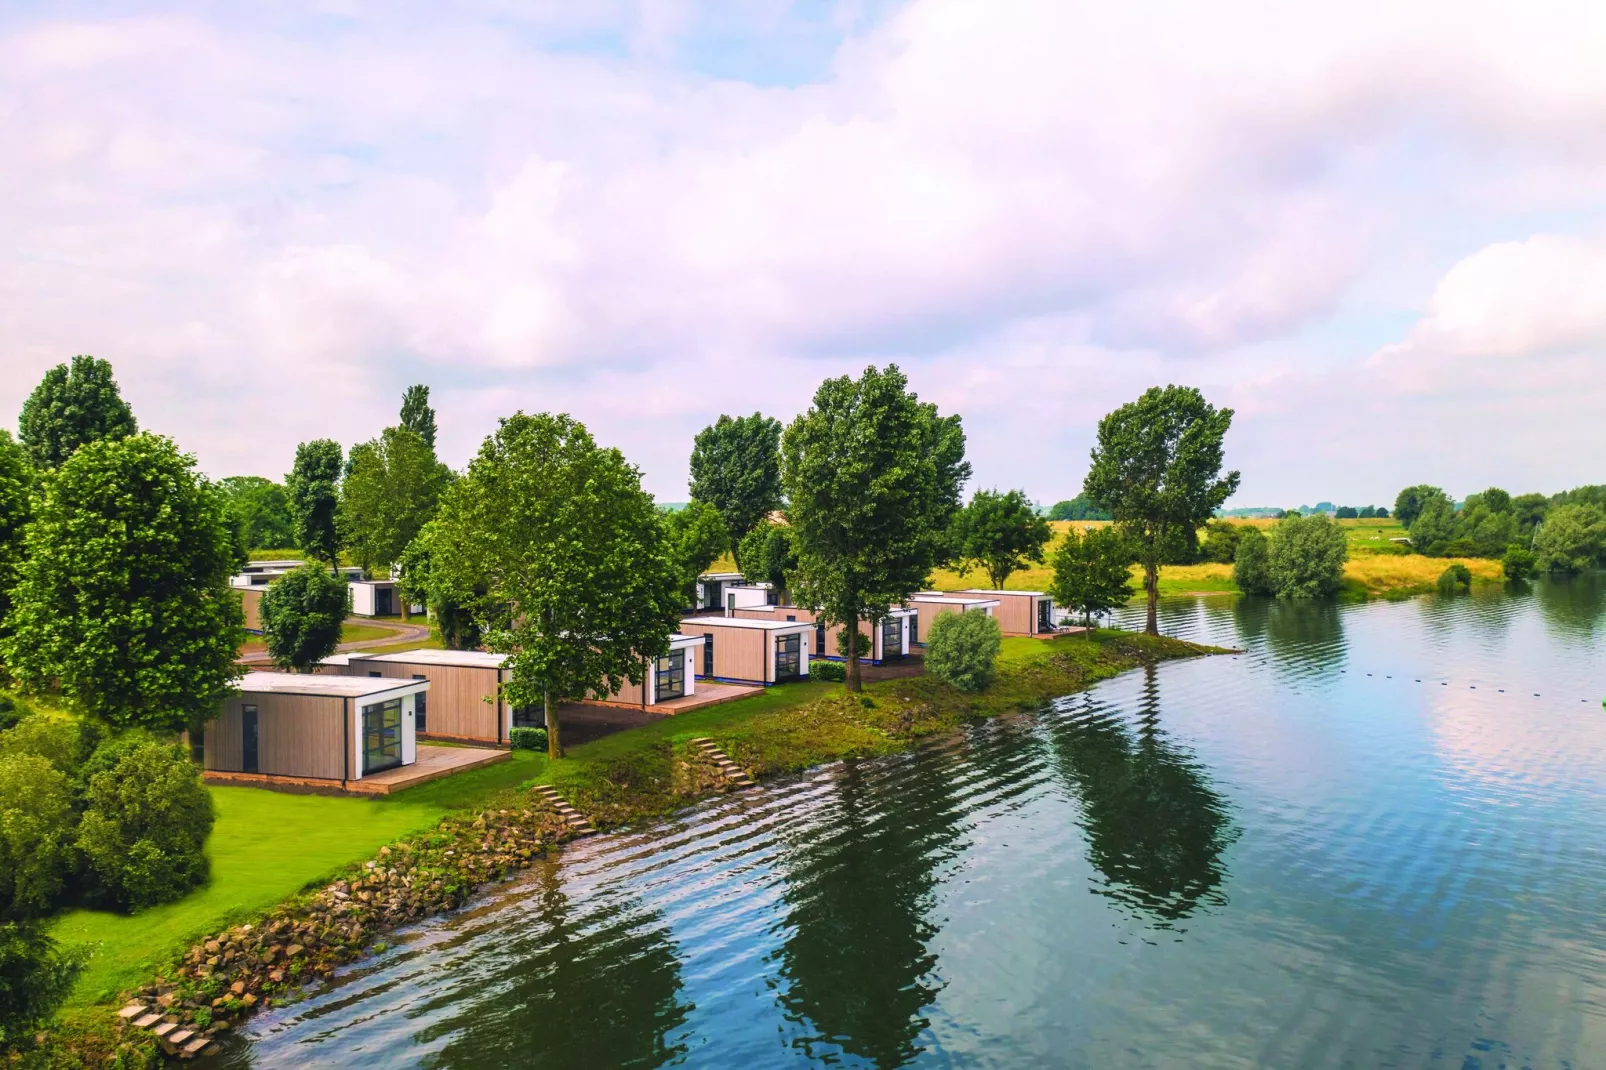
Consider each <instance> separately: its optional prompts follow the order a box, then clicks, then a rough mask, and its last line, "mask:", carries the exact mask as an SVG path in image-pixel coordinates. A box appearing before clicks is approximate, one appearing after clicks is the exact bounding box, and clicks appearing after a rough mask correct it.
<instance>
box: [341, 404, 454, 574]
mask: <svg viewBox="0 0 1606 1070" xmlns="http://www.w3.org/2000/svg"><path fill="white" fill-rule="evenodd" d="M451 479H452V473H451V470H450V469H448V468H447V467H446V466H445V465H444V464H441V463H440V461H438V460H436V459H435V451H434V450H433V449H431V448H430V446H429V443H427V442H425V441H424V440H423V439H422V438H421V437H419V435H418V433H417V432H415V431H410V430H408V429H407V428H405V427H387V428H385V430H384V432H383V433H381V434H380V436H379V437H378V438H376V439H374V440H373V441H371V442H364V443H362V444H361V445H358V446H353V447H352V448H351V458H350V461H349V463H348V464H347V466H346V478H345V479H344V480H343V481H342V482H341V484H340V513H339V521H340V524H339V526H340V535H341V540H340V541H341V544H342V545H343V546H344V547H345V548H346V549H347V550H348V551H350V553H351V555H352V556H353V557H355V558H356V560H357V563H358V564H359V565H361V566H362V567H363V568H365V569H367V568H372V567H373V566H375V565H389V564H392V563H394V562H395V561H396V559H397V558H399V557H400V556H401V554H402V551H403V550H405V549H407V544H408V543H410V542H412V541H413V539H414V538H416V537H417V535H418V533H419V531H421V530H422V529H423V527H424V525H425V524H427V523H429V521H430V520H431V519H432V518H433V517H434V516H435V509H436V507H437V506H438V505H439V503H440V496H441V492H442V491H444V490H445V489H446V486H447V484H448V483H450V482H451Z"/></svg>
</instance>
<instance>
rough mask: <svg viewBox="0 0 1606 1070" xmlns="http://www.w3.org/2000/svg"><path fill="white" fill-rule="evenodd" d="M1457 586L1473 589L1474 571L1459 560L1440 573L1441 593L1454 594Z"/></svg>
mask: <svg viewBox="0 0 1606 1070" xmlns="http://www.w3.org/2000/svg"><path fill="white" fill-rule="evenodd" d="M1457 587H1460V588H1463V589H1465V590H1468V591H1470V590H1472V572H1471V570H1469V569H1468V568H1467V566H1465V565H1463V564H1461V563H1460V562H1459V561H1457V562H1456V563H1455V564H1453V565H1451V566H1450V567H1449V568H1447V569H1445V570H1444V571H1443V572H1441V573H1439V593H1440V594H1454V593H1455V589H1456V588H1457Z"/></svg>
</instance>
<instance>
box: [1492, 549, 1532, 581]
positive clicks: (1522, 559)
mask: <svg viewBox="0 0 1606 1070" xmlns="http://www.w3.org/2000/svg"><path fill="white" fill-rule="evenodd" d="M1537 564H1538V557H1537V556H1536V555H1535V554H1534V552H1533V551H1532V550H1530V549H1528V548H1527V547H1526V546H1524V545H1522V543H1520V542H1514V543H1512V544H1511V545H1510V546H1508V547H1506V555H1505V557H1503V558H1501V561H1500V565H1501V569H1502V571H1504V572H1505V574H1506V579H1508V580H1510V581H1511V582H1513V583H1516V582H1519V581H1521V580H1526V579H1530V578H1531V577H1532V576H1533V574H1534V570H1535V568H1536V566H1537Z"/></svg>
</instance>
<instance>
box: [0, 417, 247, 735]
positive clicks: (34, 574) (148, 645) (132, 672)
mask: <svg viewBox="0 0 1606 1070" xmlns="http://www.w3.org/2000/svg"><path fill="white" fill-rule="evenodd" d="M194 466H195V458H193V457H191V456H189V455H188V454H183V453H180V452H179V451H178V449H177V447H175V446H174V445H173V443H172V442H171V441H170V440H169V439H166V438H162V437H160V436H157V435H151V434H140V435H134V436H132V437H130V438H125V439H121V440H115V441H103V442H92V443H90V444H88V445H86V446H83V447H82V448H80V449H79V450H78V451H77V452H76V453H74V454H73V455H72V457H70V458H68V460H67V461H66V462H65V463H64V464H62V465H61V467H60V468H58V469H57V470H56V471H55V472H53V473H51V474H49V475H47V476H45V477H44V479H43V481H42V486H41V493H40V494H39V495H38V497H37V498H36V501H35V507H36V512H35V516H34V520H33V522H32V523H31V524H30V525H29V526H28V531H27V537H26V544H27V552H28V557H27V560H26V562H25V563H24V564H23V566H22V571H21V579H20V581H19V582H18V584H17V586H16V588H15V590H14V591H13V592H12V598H13V601H14V606H13V609H12V613H11V618H10V620H11V623H10V628H9V634H7V635H5V636H0V655H3V656H4V659H5V662H6V665H7V667H8V669H9V670H10V672H11V674H12V675H13V676H15V677H16V678H17V679H18V680H19V681H21V682H22V683H23V684H24V685H25V686H27V687H29V688H32V689H35V690H38V689H43V688H59V689H60V690H61V692H62V693H63V694H65V695H66V696H67V697H68V698H70V699H72V700H73V701H75V702H76V703H77V704H78V705H79V706H80V707H81V708H82V709H83V710H85V711H86V712H88V713H90V714H92V715H94V716H95V717H98V718H100V719H101V720H103V721H107V722H110V723H112V724H117V725H145V726H147V727H150V728H152V729H157V730H170V731H177V730H178V729H180V728H183V727H184V726H185V725H187V724H188V723H189V722H190V721H191V720H192V719H194V718H196V717H199V716H203V715H204V716H211V715H212V714H213V713H214V712H215V711H216V709H217V704H218V702H219V701H220V700H221V698H222V696H223V695H224V694H225V693H226V692H227V691H228V689H229V687H230V686H231V685H232V683H233V681H234V680H235V678H236V677H237V676H238V675H239V669H238V668H237V667H236V666H235V664H234V659H235V655H236V653H237V652H238V651H239V648H240V643H241V642H242V641H243V640H244V638H245V632H244V629H243V627H242V623H243V619H244V616H243V612H242V610H241V608H240V600H239V598H238V597H236V596H235V594H234V592H233V591H231V590H230V589H229V576H230V574H231V573H232V572H233V570H234V569H235V567H236V566H237V564H238V558H237V556H236V549H235V544H234V539H233V537H232V534H231V532H230V528H229V523H228V520H227V518H226V517H225V516H224V512H223V502H222V499H221V497H220V495H219V494H218V493H217V492H216V490H214V489H213V487H212V486H211V485H210V484H208V483H206V482H205V481H203V480H202V479H201V478H200V477H199V476H197V474H196V473H195V470H194Z"/></svg>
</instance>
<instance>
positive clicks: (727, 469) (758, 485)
mask: <svg viewBox="0 0 1606 1070" xmlns="http://www.w3.org/2000/svg"><path fill="white" fill-rule="evenodd" d="M691 498H692V501H694V502H706V503H707V504H709V505H712V506H713V507H714V508H715V509H718V510H719V514H720V515H721V516H723V517H724V518H725V527H726V530H727V531H728V532H729V539H728V542H729V544H730V547H731V549H732V550H734V551H736V553H737V559H736V565H737V567H738V568H740V567H741V564H742V562H741V555H740V546H741V542H742V539H743V538H745V537H746V536H747V533H748V532H749V531H752V530H753V529H754V528H755V527H757V526H758V525H759V523H760V522H761V521H762V520H763V519H764V518H765V517H767V516H769V514H770V513H771V512H773V511H774V510H776V509H779V508H780V507H781V422H780V421H779V420H776V419H773V418H772V417H769V416H764V415H762V414H761V413H756V412H755V413H754V414H753V415H751V416H737V417H731V416H724V415H722V416H720V418H719V419H718V420H715V421H714V422H713V423H712V424H711V425H709V426H708V427H705V428H703V429H702V430H701V431H699V432H697V437H696V438H695V439H694V440H693V442H692V451H691Z"/></svg>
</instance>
